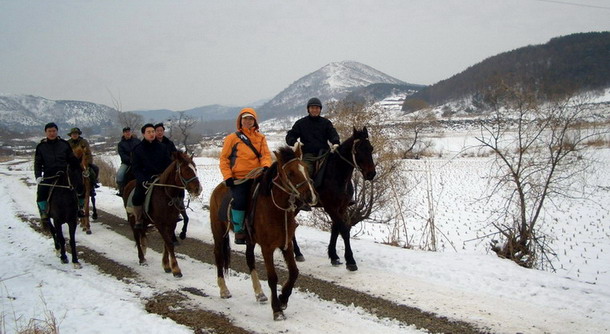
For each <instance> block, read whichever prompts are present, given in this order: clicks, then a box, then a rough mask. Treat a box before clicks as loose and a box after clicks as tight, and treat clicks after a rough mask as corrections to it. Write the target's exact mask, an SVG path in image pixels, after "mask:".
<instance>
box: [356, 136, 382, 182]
mask: <svg viewBox="0 0 610 334" xmlns="http://www.w3.org/2000/svg"><path fill="white" fill-rule="evenodd" d="M352 139H353V143H352V149H351V155H352V160H353V162H354V165H355V166H356V167H358V169H359V170H360V172H361V173H362V177H364V179H365V180H369V181H370V180H372V179H373V178H374V177H375V175H377V172H376V171H375V162H374V161H373V145H371V142H370V141H369V132H368V131H367V129H366V126H365V127H364V128H362V130H357V129H356V127H354V132H353V134H352Z"/></svg>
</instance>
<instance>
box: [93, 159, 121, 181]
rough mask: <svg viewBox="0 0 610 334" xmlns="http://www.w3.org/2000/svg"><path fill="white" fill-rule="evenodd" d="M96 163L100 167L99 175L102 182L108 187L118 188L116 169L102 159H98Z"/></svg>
mask: <svg viewBox="0 0 610 334" xmlns="http://www.w3.org/2000/svg"><path fill="white" fill-rule="evenodd" d="M95 164H96V165H97V166H98V167H99V168H100V175H99V176H98V178H99V181H100V183H101V184H103V185H105V186H106V187H112V188H116V187H117V185H116V169H115V168H114V167H113V166H112V165H111V164H109V163H107V162H106V161H104V160H102V159H97V160H96V161H95Z"/></svg>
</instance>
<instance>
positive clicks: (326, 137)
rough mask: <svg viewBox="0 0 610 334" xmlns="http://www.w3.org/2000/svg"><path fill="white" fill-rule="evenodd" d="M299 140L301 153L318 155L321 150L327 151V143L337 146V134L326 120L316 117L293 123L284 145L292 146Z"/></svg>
mask: <svg viewBox="0 0 610 334" xmlns="http://www.w3.org/2000/svg"><path fill="white" fill-rule="evenodd" d="M298 138H301V143H303V145H304V146H303V153H312V154H314V155H318V154H319V152H320V151H321V150H328V143H327V141H329V142H331V144H339V143H341V141H340V140H339V134H338V133H337V130H336V129H335V127H334V126H333V123H332V122H331V121H329V120H328V119H326V118H324V117H322V116H317V117H312V116H309V115H307V116H305V117H303V118H301V119H299V120H298V121H296V122H295V123H294V125H293V126H292V129H290V130H289V131H288V133H287V134H286V144H288V145H290V146H292V145H294V143H296V141H297V139H298Z"/></svg>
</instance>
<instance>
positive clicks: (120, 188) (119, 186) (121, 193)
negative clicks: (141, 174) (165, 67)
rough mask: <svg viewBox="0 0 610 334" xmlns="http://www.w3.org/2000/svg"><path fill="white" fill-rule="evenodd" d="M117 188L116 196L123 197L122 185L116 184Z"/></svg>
mask: <svg viewBox="0 0 610 334" xmlns="http://www.w3.org/2000/svg"><path fill="white" fill-rule="evenodd" d="M116 185H117V187H118V188H119V192H118V193H117V194H116V195H117V196H120V197H123V187H124V186H123V183H121V182H117V184H116Z"/></svg>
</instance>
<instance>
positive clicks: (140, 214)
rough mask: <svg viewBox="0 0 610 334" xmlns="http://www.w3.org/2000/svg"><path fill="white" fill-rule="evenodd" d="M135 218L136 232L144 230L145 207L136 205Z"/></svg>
mask: <svg viewBox="0 0 610 334" xmlns="http://www.w3.org/2000/svg"><path fill="white" fill-rule="evenodd" d="M133 216H134V217H135V221H136V224H135V225H134V226H133V228H134V229H136V230H141V229H143V228H144V207H143V206H142V205H136V206H134V207H133Z"/></svg>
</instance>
